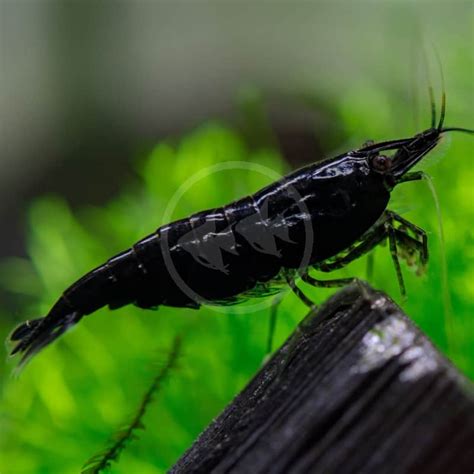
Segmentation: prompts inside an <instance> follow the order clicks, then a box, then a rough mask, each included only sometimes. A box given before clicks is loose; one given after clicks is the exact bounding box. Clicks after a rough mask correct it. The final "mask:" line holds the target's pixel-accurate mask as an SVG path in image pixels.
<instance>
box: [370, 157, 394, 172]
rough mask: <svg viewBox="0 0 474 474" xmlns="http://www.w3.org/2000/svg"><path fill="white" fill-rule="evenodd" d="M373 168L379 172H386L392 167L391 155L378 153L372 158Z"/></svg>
mask: <svg viewBox="0 0 474 474" xmlns="http://www.w3.org/2000/svg"><path fill="white" fill-rule="evenodd" d="M371 164H372V168H373V169H374V170H375V171H378V172H379V173H386V172H387V171H390V168H391V167H392V159H391V158H390V157H389V156H385V155H377V156H374V158H373V159H372V163H371Z"/></svg>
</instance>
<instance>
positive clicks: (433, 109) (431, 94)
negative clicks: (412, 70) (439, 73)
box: [422, 48, 436, 128]
mask: <svg viewBox="0 0 474 474" xmlns="http://www.w3.org/2000/svg"><path fill="white" fill-rule="evenodd" d="M422 60H423V66H424V70H425V74H426V82H428V97H429V100H430V106H431V128H435V126H436V102H435V98H434V92H433V84H432V83H431V79H430V68H429V65H428V59H427V53H426V49H425V48H423V54H422Z"/></svg>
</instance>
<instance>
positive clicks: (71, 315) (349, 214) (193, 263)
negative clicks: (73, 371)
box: [10, 94, 474, 363]
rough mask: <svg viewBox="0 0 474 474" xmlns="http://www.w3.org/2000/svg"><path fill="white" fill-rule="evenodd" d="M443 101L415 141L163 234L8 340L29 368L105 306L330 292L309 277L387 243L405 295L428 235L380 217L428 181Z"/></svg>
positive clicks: (374, 146)
mask: <svg viewBox="0 0 474 474" xmlns="http://www.w3.org/2000/svg"><path fill="white" fill-rule="evenodd" d="M444 115H445V97H444V94H443V101H442V107H441V114H440V118H439V121H438V123H437V124H436V117H435V116H436V112H435V111H434V107H433V112H432V118H431V126H430V128H428V129H427V130H425V131H423V132H421V133H419V134H417V135H415V136H413V137H410V138H401V139H396V140H389V141H383V142H379V143H369V144H366V145H364V146H363V147H361V148H360V149H356V150H352V151H349V152H346V153H343V154H341V155H339V156H336V157H335V158H331V159H328V160H325V161H322V162H318V163H315V164H311V165H309V166H306V167H304V168H302V169H299V170H297V171H294V172H292V173H290V174H289V175H287V176H285V177H283V178H281V179H280V180H278V181H276V182H274V183H272V184H270V185H268V186H266V187H265V188H263V189H261V190H259V191H257V192H256V193H255V194H253V195H251V196H247V197H244V198H242V199H239V200H237V201H235V202H232V203H230V204H228V205H226V206H223V207H220V208H217V209H211V210H207V211H203V212H198V213H196V214H193V215H192V216H190V217H188V218H186V219H181V220H178V221H175V222H172V223H170V224H166V225H163V226H161V227H159V228H158V229H157V230H156V231H155V232H154V233H152V234H150V235H149V236H147V237H145V238H143V239H142V240H140V241H139V242H137V243H136V244H134V245H133V246H132V247H131V248H129V249H128V250H126V251H124V252H122V253H120V254H118V255H115V256H113V257H112V258H110V259H109V260H108V261H106V262H105V263H103V264H102V265H100V266H98V267H97V268H95V269H93V270H91V271H90V272H89V273H87V274H86V275H84V276H83V277H82V278H80V279H79V280H78V281H76V282H74V283H73V284H72V285H71V286H69V288H67V289H66V290H65V291H64V293H63V294H62V295H61V296H60V297H59V299H58V300H57V301H56V303H55V304H54V305H53V306H52V308H51V310H50V311H49V313H48V314H47V315H46V316H45V317H43V318H39V319H33V320H29V321H26V322H24V323H23V324H21V325H20V326H18V327H17V328H16V329H15V330H14V331H13V333H12V334H11V336H10V339H11V341H13V342H14V343H15V344H16V345H15V347H14V349H13V351H12V354H16V353H20V354H21V355H22V359H21V363H25V362H26V361H27V360H28V359H29V358H31V357H32V356H33V355H34V354H36V353H37V352H38V351H39V350H41V349H42V348H43V347H45V346H46V345H47V344H49V343H51V342H52V341H54V340H55V339H57V338H58V337H59V336H61V335H62V334H63V333H64V332H65V331H66V330H67V329H69V328H70V327H72V326H74V325H75V324H77V323H78V322H79V321H80V320H81V319H82V317H83V316H86V315H89V314H92V313H94V312H95V311H97V310H98V309H99V308H102V307H103V306H109V308H110V309H116V308H119V307H122V306H124V305H127V304H135V305H136V306H138V307H140V308H156V307H158V306H161V305H165V306H174V307H188V308H199V307H200V306H201V305H202V304H231V303H236V302H238V301H241V299H242V297H243V296H246V295H251V296H256V295H257V296H260V295H268V294H269V293H271V291H272V290H270V288H272V285H273V284H275V285H277V284H278V285H280V286H279V288H281V285H282V284H285V285H286V284H289V285H290V287H291V288H292V289H293V291H295V293H297V294H298V295H299V296H300V297H301V298H302V299H303V301H305V302H306V303H308V304H311V301H310V300H309V299H308V298H307V297H305V295H304V293H303V292H302V291H301V290H300V289H299V288H298V287H297V286H296V283H295V280H296V279H299V278H301V280H302V281H303V282H305V283H307V284H310V285H314V286H337V285H343V284H345V283H348V282H349V281H350V279H339V280H331V281H319V280H316V279H315V278H313V277H312V276H310V275H309V273H308V271H309V270H310V269H312V268H314V269H316V270H319V271H322V272H331V271H332V270H335V269H338V268H341V267H343V266H345V265H347V264H348V263H349V262H351V261H352V260H354V259H356V258H358V257H360V256H362V255H364V254H366V253H367V252H369V251H370V250H371V249H373V248H374V247H375V246H376V245H378V244H379V243H381V242H382V241H384V240H388V242H389V249H390V253H391V255H392V258H393V261H394V264H395V269H396V274H397V277H398V280H399V283H400V285H401V288H402V291H404V286H403V278H402V274H401V270H400V264H399V258H405V259H408V258H409V259H410V260H411V261H414V260H415V261H417V262H418V263H419V264H420V265H424V264H425V263H426V262H427V260H428V245H427V236H426V233H425V232H424V231H423V230H422V229H420V228H419V227H417V226H416V225H414V224H412V223H410V222H408V221H407V220H405V219H404V218H402V217H401V216H399V215H397V214H396V213H394V212H392V211H390V210H388V209H387V205H388V203H389V200H390V193H391V191H392V190H393V189H394V187H395V186H397V185H399V184H401V183H404V182H407V181H414V180H419V179H422V178H423V174H422V173H421V172H413V171H411V170H412V168H413V167H414V166H415V165H416V164H417V163H419V162H420V160H422V159H423V157H424V156H425V155H426V154H427V153H429V152H430V151H431V150H432V149H433V148H434V147H435V146H436V145H437V144H438V142H439V140H440V138H441V136H442V135H443V134H444V133H447V132H451V131H461V132H466V133H471V134H472V133H474V131H473V130H468V129H463V128H459V127H444V126H443V122H444Z"/></svg>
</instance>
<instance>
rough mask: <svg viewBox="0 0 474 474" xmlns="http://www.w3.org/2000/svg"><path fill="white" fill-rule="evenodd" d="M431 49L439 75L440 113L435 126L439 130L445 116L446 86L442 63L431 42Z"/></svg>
mask: <svg viewBox="0 0 474 474" xmlns="http://www.w3.org/2000/svg"><path fill="white" fill-rule="evenodd" d="M433 51H434V53H435V56H436V62H437V63H438V68H439V74H440V77H441V113H440V116H439V122H438V127H437V129H438V130H441V129H442V128H443V123H444V117H445V116H446V86H445V83H444V73H443V65H442V63H441V58H440V56H439V52H438V50H437V49H436V46H435V45H434V44H433ZM433 128H434V124H433Z"/></svg>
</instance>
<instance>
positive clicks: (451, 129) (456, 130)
mask: <svg viewBox="0 0 474 474" xmlns="http://www.w3.org/2000/svg"><path fill="white" fill-rule="evenodd" d="M440 132H463V133H470V134H472V135H474V130H471V129H470V128H462V127H446V128H442V129H441V130H440Z"/></svg>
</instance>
